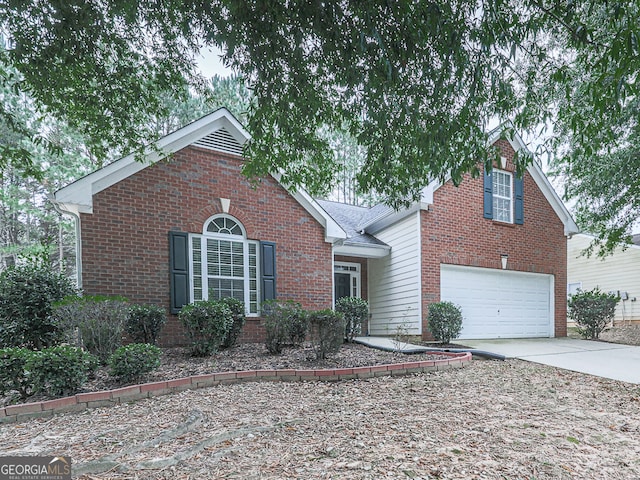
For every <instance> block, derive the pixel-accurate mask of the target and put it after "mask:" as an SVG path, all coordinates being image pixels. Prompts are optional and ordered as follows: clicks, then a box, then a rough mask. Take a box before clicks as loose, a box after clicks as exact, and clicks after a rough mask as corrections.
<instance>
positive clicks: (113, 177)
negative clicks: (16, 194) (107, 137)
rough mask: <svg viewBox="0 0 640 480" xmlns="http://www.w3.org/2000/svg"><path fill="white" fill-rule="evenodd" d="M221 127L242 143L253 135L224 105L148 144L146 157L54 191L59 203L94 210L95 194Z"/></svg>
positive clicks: (120, 162) (131, 157) (132, 156)
mask: <svg viewBox="0 0 640 480" xmlns="http://www.w3.org/2000/svg"><path fill="white" fill-rule="evenodd" d="M221 128H225V129H226V130H227V131H228V132H229V133H230V134H231V135H232V136H233V137H234V138H235V139H236V140H237V141H238V143H240V144H241V145H243V144H244V143H245V142H247V141H248V140H249V138H250V137H249V134H248V133H247V131H246V130H245V129H244V128H242V126H241V125H240V123H239V122H238V121H237V120H236V119H235V118H234V117H233V115H231V113H229V111H228V110H227V109H226V108H220V109H218V110H216V111H215V112H213V113H210V114H209V115H207V116H205V117H202V118H201V119H199V120H196V121H195V122H193V123H190V124H189V125H186V126H185V127H183V128H181V129H179V130H176V131H175V132H173V133H170V134H169V135H167V136H165V137H162V138H161V139H160V140H158V141H157V142H156V143H155V144H153V145H151V146H149V147H147V148H146V150H145V153H144V158H145V161H142V162H140V161H137V160H136V155H135V154H130V155H127V156H126V157H123V158H121V159H120V160H116V161H115V162H113V163H111V164H109V165H107V166H106V167H104V168H101V169H100V170H97V171H95V172H93V173H90V174H89V175H87V176H85V177H82V178H81V179H79V180H77V181H75V182H74V183H72V184H70V185H68V186H66V187H64V188H61V189H60V190H58V191H57V192H56V193H55V194H54V197H55V199H56V201H57V202H58V203H66V204H76V205H79V206H81V207H82V210H81V211H82V213H92V211H93V195H95V194H96V193H98V192H101V191H102V190H104V189H106V188H109V187H111V186H112V185H115V184H116V183H118V182H120V181H122V180H124V179H125V178H127V177H129V176H131V175H133V174H135V173H137V172H139V171H140V170H143V169H145V168H147V167H148V166H150V165H152V164H154V163H155V162H157V161H159V160H161V159H163V158H166V157H167V156H168V155H171V154H172V153H175V152H177V151H178V150H181V149H183V148H184V147H186V146H188V145H191V144H192V143H193V142H195V141H197V140H198V139H200V138H202V137H204V136H206V135H208V134H209V133H211V132H215V131H216V130H219V129H221Z"/></svg>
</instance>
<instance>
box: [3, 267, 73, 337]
mask: <svg viewBox="0 0 640 480" xmlns="http://www.w3.org/2000/svg"><path fill="white" fill-rule="evenodd" d="M75 292H76V290H75V288H74V287H73V284H72V283H71V281H70V280H69V279H68V278H66V277H65V276H64V275H62V274H60V273H58V272H56V271H54V270H53V268H52V267H51V265H50V264H49V263H48V262H47V261H46V259H30V260H29V261H28V263H27V264H25V265H16V266H11V267H9V268H7V269H5V270H4V271H2V272H1V273H0V347H26V348H31V349H41V348H43V347H47V346H50V345H56V344H58V343H59V342H60V340H61V336H60V334H59V330H58V325H57V323H56V321H55V319H54V318H52V317H51V313H52V312H53V304H54V302H57V301H59V300H62V298H64V297H65V296H66V295H71V294H74V293H75Z"/></svg>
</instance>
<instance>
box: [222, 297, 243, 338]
mask: <svg viewBox="0 0 640 480" xmlns="http://www.w3.org/2000/svg"><path fill="white" fill-rule="evenodd" d="M220 301H221V302H222V303H224V304H225V305H226V306H227V307H229V310H231V315H232V317H233V323H232V324H231V328H230V329H229V331H228V332H227V335H226V337H224V340H223V341H222V347H223V348H230V347H233V346H234V345H235V344H236V342H237V341H238V337H239V336H240V332H242V327H244V322H245V320H246V319H245V312H244V303H242V302H241V301H240V300H236V299H235V298H231V297H227V298H223V299H221V300H220Z"/></svg>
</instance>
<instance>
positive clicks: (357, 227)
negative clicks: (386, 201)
mask: <svg viewBox="0 0 640 480" xmlns="http://www.w3.org/2000/svg"><path fill="white" fill-rule="evenodd" d="M316 201H317V202H318V204H319V205H320V206H321V207H322V208H323V209H324V211H325V212H327V213H328V214H329V215H330V216H331V218H333V219H334V220H335V221H336V223H337V224H338V225H340V226H341V227H342V229H343V230H344V231H345V232H346V233H347V240H346V241H347V242H349V243H361V244H366V245H386V243H384V242H382V241H380V240H378V239H377V238H376V237H374V236H373V235H370V234H368V233H365V232H364V229H363V227H364V225H366V224H367V223H369V222H370V220H372V219H373V218H376V217H379V216H380V215H381V214H382V213H384V212H386V211H388V208H389V207H387V206H385V205H382V208H380V205H376V206H375V207H372V208H367V207H359V206H357V205H349V204H347V203H339V202H331V201H329V200H320V199H316Z"/></svg>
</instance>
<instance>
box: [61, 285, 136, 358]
mask: <svg viewBox="0 0 640 480" xmlns="http://www.w3.org/2000/svg"><path fill="white" fill-rule="evenodd" d="M128 310H129V307H128V305H127V303H126V299H124V298H121V297H103V296H85V297H67V298H65V299H64V300H63V301H62V302H59V303H57V304H56V306H55V316H56V317H57V318H58V319H59V322H60V327H61V328H62V329H63V330H64V332H65V335H66V337H67V342H68V343H70V344H73V345H76V346H78V347H83V348H85V349H87V350H88V351H89V352H90V353H92V354H93V355H95V356H96V357H98V358H99V359H100V363H102V364H103V365H106V364H107V360H108V359H109V356H111V354H112V353H113V352H115V351H116V349H117V348H118V347H120V346H121V345H122V335H123V333H124V324H125V321H126V319H127V315H128Z"/></svg>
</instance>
